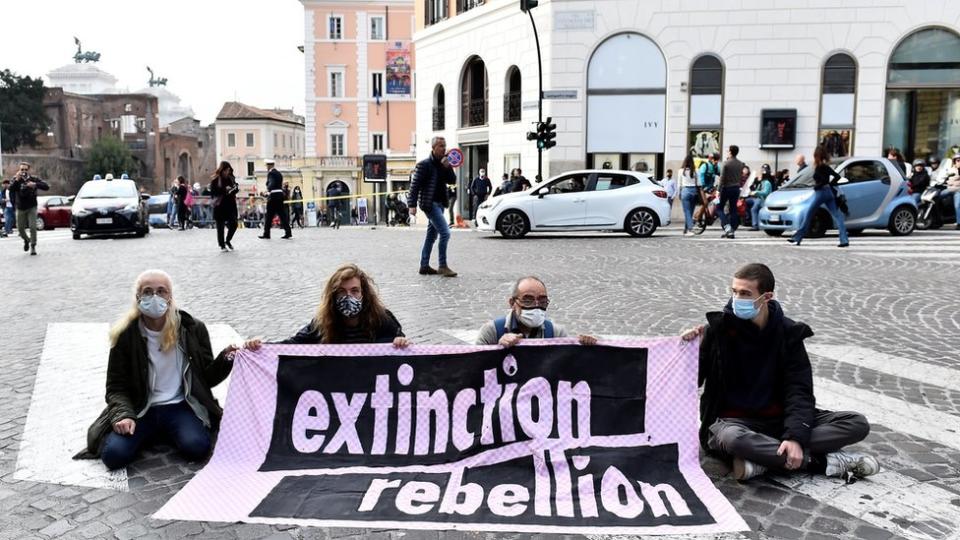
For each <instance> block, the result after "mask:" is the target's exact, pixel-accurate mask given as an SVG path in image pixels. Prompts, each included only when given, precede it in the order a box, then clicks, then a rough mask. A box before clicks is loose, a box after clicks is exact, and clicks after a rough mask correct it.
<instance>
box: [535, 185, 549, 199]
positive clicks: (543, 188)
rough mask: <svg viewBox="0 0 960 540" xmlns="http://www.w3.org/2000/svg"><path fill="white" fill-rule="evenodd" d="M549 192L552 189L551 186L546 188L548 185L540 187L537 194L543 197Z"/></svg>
mask: <svg viewBox="0 0 960 540" xmlns="http://www.w3.org/2000/svg"><path fill="white" fill-rule="evenodd" d="M547 193H550V189H549V188H546V187H542V188H540V189H538V190H537V196H538V197H539V198H541V199H542V198H543V196H544V195H546V194H547Z"/></svg>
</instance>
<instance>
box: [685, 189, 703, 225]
mask: <svg viewBox="0 0 960 540" xmlns="http://www.w3.org/2000/svg"><path fill="white" fill-rule="evenodd" d="M699 200H700V190H699V189H697V188H695V187H690V186H688V187H685V188H683V189H682V190H681V191H680V204H681V205H683V232H687V231H691V230H693V210H694V208H696V207H697V201H699Z"/></svg>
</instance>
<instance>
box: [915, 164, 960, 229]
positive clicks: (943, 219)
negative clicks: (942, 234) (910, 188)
mask: <svg viewBox="0 0 960 540" xmlns="http://www.w3.org/2000/svg"><path fill="white" fill-rule="evenodd" d="M946 189H947V179H946V178H945V177H944V178H940V179H939V180H937V182H936V183H931V184H930V185H929V186H928V187H927V189H925V190H923V194H921V195H920V205H919V206H918V207H917V228H918V229H920V230H926V229H939V228H940V227H942V226H943V225H945V224H948V223H950V222H954V221H956V220H957V216H956V215H954V214H956V210H955V209H954V207H953V197H950V196H947V197H942V196H941V195H942V194H943V193H944V192H945V191H946Z"/></svg>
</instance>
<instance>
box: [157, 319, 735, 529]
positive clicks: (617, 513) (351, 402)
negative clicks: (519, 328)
mask: <svg viewBox="0 0 960 540" xmlns="http://www.w3.org/2000/svg"><path fill="white" fill-rule="evenodd" d="M231 377H232V378H231V382H230V388H229V392H228V394H227V406H226V409H225V414H224V417H223V423H222V425H221V431H220V435H219V440H218V441H217V445H216V449H215V451H214V454H213V457H212V458H211V459H210V462H209V463H208V464H207V466H206V467H204V469H203V470H201V471H200V472H199V473H198V474H197V475H196V476H195V477H194V478H193V479H192V480H191V481H190V482H189V483H188V484H187V485H186V486H185V487H184V488H183V489H182V490H181V491H180V492H179V493H178V494H177V495H176V496H174V497H173V499H171V500H170V501H169V502H168V503H167V504H166V505H165V506H164V507H163V508H161V509H160V511H158V512H157V513H156V515H155V516H154V517H155V518H158V519H187V520H202V521H227V522H236V521H242V522H250V523H283V524H292V525H313V526H331V527H371V528H373V527H375V528H407V529H463V530H479V531H514V532H551V533H597V534H600V533H603V534H618V533H622V534H676V533H718V532H729V531H740V530H745V529H746V528H747V527H746V524H745V523H744V522H743V520H742V519H741V518H740V516H739V515H738V514H737V513H736V511H735V510H734V509H733V508H732V507H731V506H730V503H729V502H728V501H727V500H726V499H725V498H724V497H723V496H722V495H721V494H720V492H719V491H717V489H716V488H715V487H714V486H713V484H712V483H711V482H710V479H709V478H707V476H706V475H705V474H704V473H703V471H702V470H701V468H700V462H699V458H698V456H699V449H698V442H697V425H698V415H697V388H696V381H697V344H696V343H695V342H694V343H683V342H682V341H681V340H680V339H679V338H667V339H654V340H642V341H641V340H637V341H615V342H614V341H610V342H602V344H600V345H597V346H593V347H586V346H580V345H578V344H576V342H575V341H574V340H570V339H562V340H533V341H527V342H524V344H523V345H520V346H517V347H513V348H510V349H501V348H499V347H476V346H413V347H410V348H408V349H406V350H398V349H394V348H393V347H392V346H391V345H325V346H298V345H266V346H264V347H263V348H262V349H261V350H260V351H258V352H256V353H252V352H249V351H246V352H243V353H241V354H239V355H238V357H237V359H236V360H235V365H234V368H233V373H232V376H231Z"/></svg>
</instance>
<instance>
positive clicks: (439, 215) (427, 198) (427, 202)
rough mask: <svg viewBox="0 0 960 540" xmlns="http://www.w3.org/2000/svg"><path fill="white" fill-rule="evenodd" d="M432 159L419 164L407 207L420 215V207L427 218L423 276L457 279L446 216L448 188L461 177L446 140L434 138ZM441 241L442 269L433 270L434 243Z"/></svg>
mask: <svg viewBox="0 0 960 540" xmlns="http://www.w3.org/2000/svg"><path fill="white" fill-rule="evenodd" d="M430 148H431V151H430V156H429V157H427V158H426V159H424V160H423V161H421V162H419V163H417V167H416V169H415V170H414V171H413V180H412V181H411V182H410V195H409V196H408V197H407V207H408V208H409V209H410V214H411V215H416V213H417V207H420V209H421V210H423V213H424V214H426V216H427V220H428V223H427V236H426V238H424V240H423V250H422V251H421V252H420V274H421V275H433V274H439V275H441V276H443V277H456V276H457V273H456V272H454V271H453V270H451V269H450V267H449V266H447V243H448V242H449V241H450V227H449V226H448V225H447V220H446V218H444V216H443V210H444V208H446V207H447V205H448V204H449V200H448V199H447V186H448V185H451V184H456V182H457V175H456V173H454V172H453V168H452V167H451V166H450V163H449V162H448V161H447V141H446V140H444V138H443V137H434V138H433V140H432V141H430ZM437 237H439V238H440V246H439V248H438V257H439V263H440V266H439V267H438V268H437V269H433V268H431V267H430V254H431V252H433V244H434V242H436V241H437Z"/></svg>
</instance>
